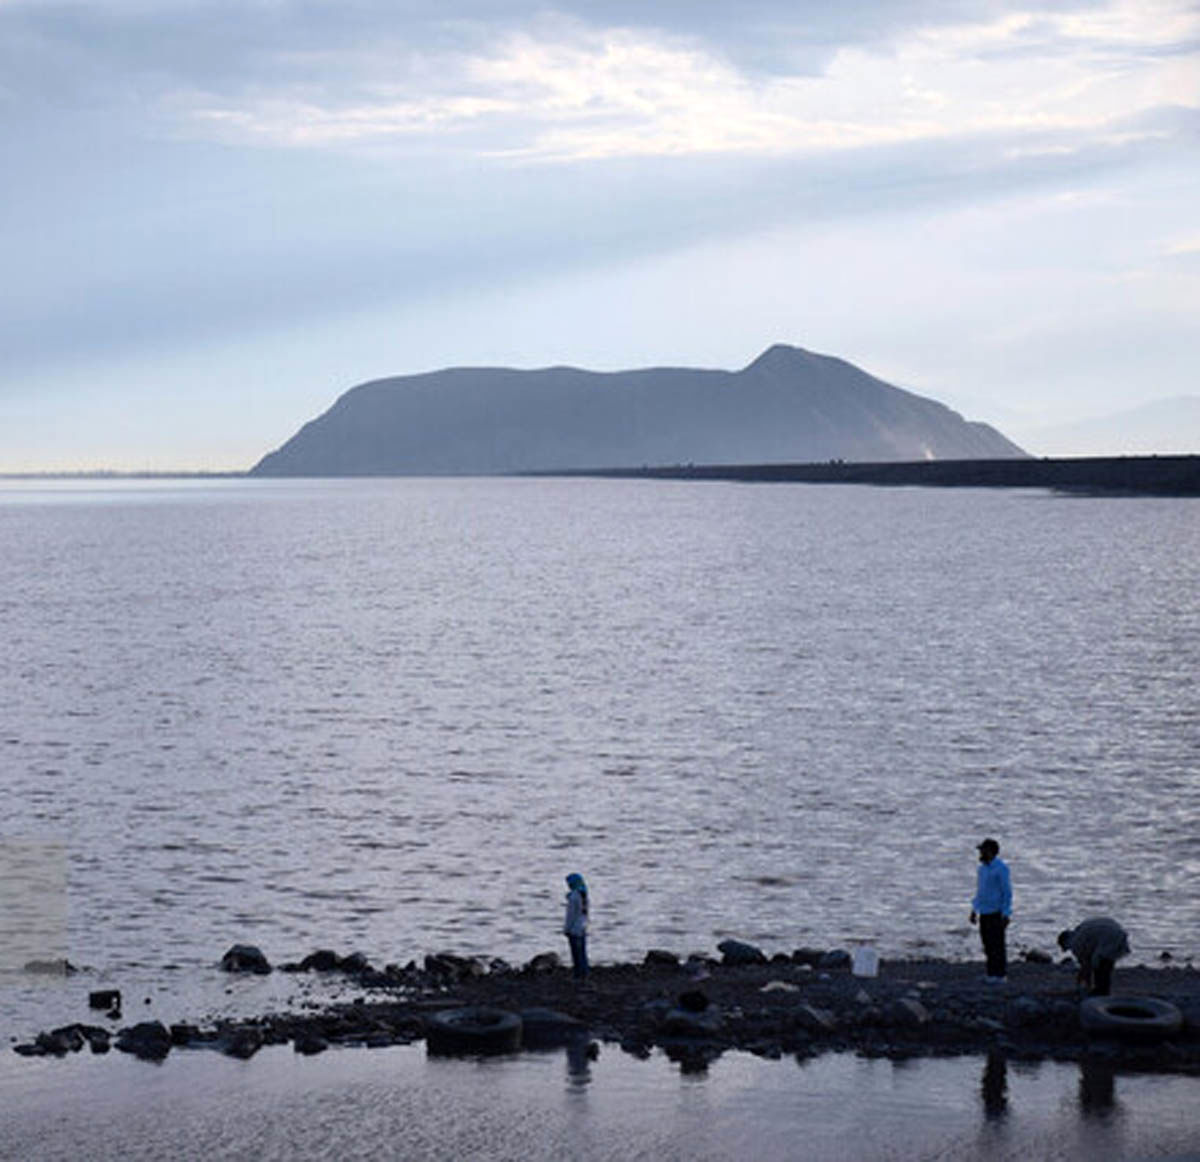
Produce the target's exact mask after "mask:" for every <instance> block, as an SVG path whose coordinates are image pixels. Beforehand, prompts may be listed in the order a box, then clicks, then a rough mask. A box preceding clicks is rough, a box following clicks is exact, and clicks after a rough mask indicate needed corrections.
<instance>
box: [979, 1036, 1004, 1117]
mask: <svg viewBox="0 0 1200 1162" xmlns="http://www.w3.org/2000/svg"><path fill="white" fill-rule="evenodd" d="M979 1092H980V1095H981V1096H982V1098H983V1115H984V1117H985V1118H988V1119H989V1120H991V1119H994V1118H1002V1117H1004V1115H1005V1114H1006V1113H1008V1059H1007V1058H1006V1057H1005V1056H1004V1054H1003V1053H998V1052H995V1051H993V1052H991V1053H989V1054H988V1055H987V1060H986V1061H985V1062H984V1064H983V1080H982V1081H981V1082H980V1085H979Z"/></svg>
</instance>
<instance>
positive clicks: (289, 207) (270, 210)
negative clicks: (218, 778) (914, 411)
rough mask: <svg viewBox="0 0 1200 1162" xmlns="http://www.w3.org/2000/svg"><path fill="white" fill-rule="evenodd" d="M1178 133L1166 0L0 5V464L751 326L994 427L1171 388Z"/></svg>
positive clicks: (744, 344) (1184, 345)
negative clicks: (396, 380)
mask: <svg viewBox="0 0 1200 1162" xmlns="http://www.w3.org/2000/svg"><path fill="white" fill-rule="evenodd" d="M1198 145H1200V6H1198V5H1197V4H1195V3H1188V2H1185V0H1116V2H1114V3H1059V4H1037V5H1034V4H1020V3H1012V4H1009V3H1004V2H1002V0H986V2H982V0H981V2H978V3H977V2H975V0H902V2H895V3H887V2H883V0H858V2H853V0H851V2H847V3H841V4H838V5H832V4H829V3H828V2H827V0H821V2H814V0H719V2H718V0H588V2H584V0H563V2H561V3H557V4H553V5H552V6H545V7H542V6H538V5H533V4H529V3H526V2H524V0H328V2H326V0H224V2H217V0H99V2H95V3H72V2H71V0H63V2H58V0H0V270H2V271H3V281H2V284H0V308H2V309H0V471H17V470H25V469H39V468H50V469H57V468H89V467H112V468H122V469H137V468H150V469H167V468H209V469H221V468H243V467H248V466H249V465H251V464H252V463H254V462H255V461H256V460H257V459H258V458H259V457H260V456H261V455H262V454H264V453H265V452H267V451H269V450H271V449H272V448H274V447H276V446H278V445H279V444H280V443H282V442H283V441H284V440H285V439H287V438H288V437H289V436H290V435H291V434H292V433H293V432H294V431H295V429H296V428H297V427H299V426H300V425H301V424H302V423H304V422H305V421H307V420H309V419H311V418H312V417H313V416H315V415H316V414H318V413H319V412H321V411H323V410H325V408H327V407H328V406H329V405H330V404H331V403H332V402H333V400H334V399H335V398H336V397H337V396H338V395H339V394H340V393H341V392H342V391H344V390H345V389H346V388H348V387H350V386H352V385H353V384H355V383H357V382H361V381H362V380H365V379H370V378H376V377H380V376H386V375H395V374H403V373H409V372H417V371H425V370H430V369H434V368H438V367H443V366H450V365H464V364H472V365H478V364H484V365H505V366H518V367H538V366H546V365H550V364H559V363H568V364H573V365H576V366H583V367H589V368H595V369H601V370H616V369H623V368H630V367H640V366H649V365H662V364H672V365H688V366H705V367H722V368H729V369H733V368H738V367H741V366H744V365H745V364H747V363H749V362H750V361H751V360H752V359H753V358H754V357H755V356H756V355H757V354H758V353H759V352H760V351H761V350H762V349H764V348H765V347H767V346H769V345H770V344H772V343H775V342H785V343H792V344H796V345H798V346H803V347H807V348H809V349H811V350H815V351H821V352H825V353H829V354H835V355H839V356H841V357H843V358H846V359H849V360H850V361H851V362H854V363H856V364H858V365H859V366H861V367H863V368H865V369H866V370H868V371H870V372H871V373H873V374H875V375H878V376H880V377H881V378H884V379H887V380H889V381H890V382H893V383H897V384H899V385H901V386H904V387H908V388H910V389H912V390H914V391H917V392H920V393H921V394H923V395H928V396H932V397H933V398H935V399H939V400H942V401H943V402H946V403H949V404H950V405H951V406H953V407H955V408H957V409H958V410H959V411H962V412H963V413H964V414H965V415H966V416H967V417H968V418H970V419H982V420H988V421H991V422H993V423H996V424H997V425H998V426H999V427H1001V429H1002V430H1004V431H1005V432H1006V433H1008V434H1010V435H1014V437H1020V436H1021V435H1023V434H1024V433H1025V432H1027V431H1029V430H1031V429H1033V428H1037V427H1039V426H1042V425H1050V424H1057V423H1063V422H1067V421H1071V420H1074V419H1077V418H1084V417H1089V416H1095V415H1100V414H1104V413H1109V412H1115V411H1120V410H1124V409H1127V408H1134V407H1137V406H1140V405H1143V404H1148V403H1150V402H1152V401H1155V400H1160V399H1163V398H1167V397H1173V396H1182V395H1195V394H1198V393H1200V387H1198V385H1197V368H1198V367H1200V209H1198V207H1200V148H1198ZM1035 450H1038V451H1046V450H1047V449H1035ZM1050 450H1051V451H1052V449H1050Z"/></svg>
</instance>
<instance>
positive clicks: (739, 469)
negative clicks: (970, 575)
mask: <svg viewBox="0 0 1200 1162" xmlns="http://www.w3.org/2000/svg"><path fill="white" fill-rule="evenodd" d="M456 475H457V474H456ZM490 475H492V477H493V478H495V479H504V478H511V477H521V478H529V477H587V478H595V479H609V480H612V479H619V480H708V481H737V482H742V483H748V484H770V483H776V484H869V485H875V486H883V487H920V488H1048V489H1051V490H1053V491H1056V492H1072V493H1083V494H1096V495H1117V496H1131V495H1133V496H1200V455H1188V456H1182V455H1170V456H1082V457H1063V458H1050V457H1043V458H1042V459H1040V460H1039V459H1005V460H920V461H879V462H875V463H859V462H853V461H846V460H830V461H825V462H822V463H816V464H675V465H669V466H659V467H650V466H644V467H641V468H561V469H539V470H537V471H530V472H514V473H496V474H490ZM301 478H302V477H294V476H290V475H288V476H277V475H274V474H265V473H256V472H253V471H250V470H247V471H240V472H235V471H228V472H120V471H104V470H97V471H83V472H0V480H77V481H86V480H97V481H107V480H278V479H301ZM365 478H375V479H405V478H406V476H405V474H403V473H382V474H377V473H363V474H361V475H360V474H336V475H334V474H330V475H323V476H315V477H308V479H319V480H354V479H365ZM448 478H449V477H448ZM481 478H487V477H481Z"/></svg>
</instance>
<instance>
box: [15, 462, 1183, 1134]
mask: <svg viewBox="0 0 1200 1162" xmlns="http://www.w3.org/2000/svg"><path fill="white" fill-rule="evenodd" d="M1197 593H1200V505H1197V503H1196V502H1195V501H1188V500H1171V499H1111V498H1110V499H1101V498H1078V497H1075V498H1067V497H1060V496H1054V495H1049V494H1044V493H1039V492H989V491H975V490H971V491H937V490H910V489H897V490H884V489H869V488H852V487H817V486H803V485H770V486H745V485H735V484H722V483H711V484H699V483H672V482H649V481H645V482H640V481H588V480H366V481H265V480H264V481H259V480H253V481H251V480H224V481H152V482H147V481H109V482H93V481H6V482H0V631H2V633H3V641H4V648H5V657H4V666H3V671H2V675H3V677H2V681H3V687H2V690H0V693H2V698H0V863H2V864H3V868H2V869H0V870H2V871H3V874H2V875H0V884H3V887H2V888H0V891H2V892H3V893H4V895H3V899H2V900H0V903H2V904H3V907H2V908H0V925H2V926H3V927H2V928H0V937H2V939H0V950H2V955H0V980H3V981H4V982H6V985H5V987H0V1021H2V1025H0V1029H2V1031H3V1032H4V1033H5V1034H6V1035H8V1036H10V1037H14V1038H15V1037H16V1036H18V1035H20V1036H21V1037H27V1036H29V1035H30V1034H31V1033H32V1032H35V1031H36V1030H37V1029H38V1028H43V1027H46V1026H47V1023H51V1022H52V1023H62V1022H64V1021H66V1020H74V1019H80V1018H82V1017H84V1016H85V1013H86V1010H85V1009H84V1008H83V1007H82V1006H83V1000H84V994H85V993H86V991H87V990H88V988H90V987H96V986H97V982H101V981H104V982H111V983H115V984H118V985H121V986H122V987H124V988H125V990H126V996H127V1012H126V1016H127V1017H130V1016H138V1015H140V1013H132V1012H131V1010H130V1006H129V997H130V996H131V994H134V993H136V994H139V995H138V996H137V997H136V1000H135V1003H137V1005H138V1008H139V1009H144V1012H145V1014H146V1015H147V1016H157V1017H161V1018H163V1019H168V1020H169V1019H173V1018H184V1017H187V1018H192V1019H195V1018H197V1017H199V1016H201V1015H203V1014H202V1013H201V1012H200V1011H198V1007H199V1006H213V1005H217V1006H224V1007H225V1008H226V1009H230V1010H232V1009H236V1008H237V1007H238V1006H239V1005H240V1006H242V1007H243V1008H244V1010H245V1011H254V1010H255V1009H261V1008H263V1007H269V1006H270V1005H271V1004H273V1003H275V1001H277V1000H279V1001H281V1002H285V1003H295V1002H296V1001H297V999H298V997H300V995H301V994H302V992H303V989H304V988H308V987H314V986H311V985H309V983H308V982H297V981H296V980H295V979H294V978H289V979H288V980H284V979H283V977H281V976H280V975H279V974H274V975H273V976H272V977H269V978H263V979H258V978H256V979H255V980H254V981H238V982H236V983H231V982H229V981H228V980H226V979H223V978H222V976H221V974H219V973H218V972H217V971H216V970H215V967H214V965H215V962H216V960H217V959H218V958H219V957H220V955H221V953H222V952H223V951H224V950H225V949H226V948H227V947H228V946H229V945H230V944H231V943H233V942H235V941H249V942H252V943H256V944H258V945H260V946H261V947H262V948H263V949H264V951H266V953H267V954H268V956H269V957H271V959H272V960H275V961H280V960H287V959H298V958H300V957H301V956H303V955H304V954H305V953H307V952H309V951H311V950H312V949H314V948H317V947H322V946H327V947H333V948H336V949H338V950H340V951H343V952H345V951H350V950H351V949H360V950H362V951H364V952H366V953H367V954H368V955H369V956H370V958H371V959H372V961H373V962H375V963H377V964H384V963H387V962H401V963H402V962H404V961H407V960H408V959H410V958H414V957H416V958H418V959H419V958H420V956H421V955H422V954H423V953H425V952H430V951H435V950H440V949H447V950H451V951H456V952H461V953H484V954H489V955H499V956H503V957H506V958H509V959H510V960H513V961H524V960H526V959H528V958H529V957H530V956H532V955H533V954H534V953H536V952H539V951H542V950H544V949H557V950H558V951H560V952H563V953H565V951H566V949H565V947H564V944H565V942H564V941H562V938H561V937H560V936H559V935H558V930H559V924H560V922H561V908H562V899H563V895H562V893H563V881H562V877H563V875H564V874H565V873H566V872H568V871H572V870H576V869H578V870H581V871H583V872H584V873H585V874H587V876H588V878H589V881H590V884H591V887H592V894H593V929H592V951H593V955H594V957H595V958H597V959H600V960H618V959H629V958H638V959H640V957H641V955H642V954H643V953H644V951H645V950H646V949H647V948H650V947H666V948H671V949H674V950H676V951H679V952H688V951H692V950H708V951H712V950H713V949H714V947H715V945H716V943H717V942H718V941H719V940H721V939H723V938H724V937H726V936H729V935H734V936H737V937H740V938H742V939H747V940H752V941H755V942H758V943H760V944H762V945H763V946H765V947H766V948H767V949H768V950H769V951H777V950H785V951H789V950H791V949H793V948H795V947H798V946H802V945H810V946H820V947H830V946H852V945H853V944H855V943H857V942H867V943H870V944H873V945H874V946H875V947H876V948H878V949H879V950H880V951H881V952H882V953H883V954H884V955H885V956H886V955H893V956H894V955H906V956H912V955H938V956H945V957H951V958H966V957H977V956H978V948H977V943H976V936H975V934H974V932H973V930H972V929H971V928H970V927H969V926H968V924H967V922H966V919H967V911H968V905H969V899H970V895H971V892H972V890H973V882H974V866H975V852H974V848H975V844H976V843H977V842H978V841H979V839H980V838H982V836H983V835H984V834H994V835H996V836H997V837H998V838H999V839H1000V842H1001V844H1002V847H1003V855H1004V856H1005V857H1006V858H1007V859H1008V861H1009V863H1010V866H1011V868H1012V872H1013V878H1014V884H1015V893H1016V914H1015V919H1014V923H1013V927H1012V929H1011V941H1012V943H1013V944H1014V945H1015V946H1016V948H1017V949H1020V948H1022V947H1038V948H1043V949H1051V948H1053V940H1054V934H1055V933H1056V932H1057V931H1058V929H1059V928H1060V927H1062V926H1063V925H1065V924H1067V923H1070V922H1073V921H1074V920H1076V919H1078V918H1081V917H1082V916H1084V915H1086V914H1089V913H1093V912H1111V913H1112V914H1114V915H1116V916H1118V917H1120V918H1121V919H1122V921H1123V922H1124V923H1125V924H1126V926H1127V927H1128V928H1129V931H1130V935H1131V941H1132V944H1133V947H1134V955H1133V959H1134V960H1135V961H1140V962H1155V961H1156V960H1157V958H1158V957H1159V954H1160V953H1161V952H1163V951H1167V952H1170V953H1171V954H1172V956H1173V957H1174V958H1175V959H1177V960H1180V959H1188V958H1196V957H1200V893H1197V892H1196V891H1195V884H1196V882H1197V877H1198V876H1200V831H1198V830H1197V827H1196V821H1197V819H1200V774H1198V769H1200V720H1198V718H1200V714H1198V710H1200V700H1198V698H1197V694H1196V688H1195V675H1196V674H1197V673H1200V602H1198V601H1197V596H1196V595H1197ZM55 955H66V956H68V957H69V958H70V959H71V961H72V962H73V963H75V964H76V965H80V966H83V967H84V968H85V969H86V971H85V972H84V973H81V974H80V976H79V977H75V978H71V980H70V981H68V982H65V983H60V984H57V985H55V984H53V983H50V982H48V981H46V980H43V979H41V978H34V977H31V976H30V975H29V974H28V973H24V972H22V971H20V965H22V964H24V963H25V961H26V960H28V959H33V958H35V957H36V958H41V957H52V956H55ZM226 988H232V989H233V992H232V993H228V994H227V993H226V992H225V989H226ZM143 991H144V993H145V997H144V1004H143V1003H142V998H141V996H140V994H141V993H142V992H143ZM214 998H215V999H214ZM10 1057H11V1060H16V1058H15V1055H10ZM206 1060H212V1059H208V1058H206ZM397 1060H399V1058H397ZM133 1064H135V1065H136V1066H137V1067H140V1068H148V1067H144V1066H142V1063H133ZM217 1064H219V1065H220V1066H221V1067H222V1068H224V1069H226V1070H228V1069H230V1068H233V1069H235V1070H236V1068H238V1067H237V1066H233V1065H232V1064H231V1063H229V1062H226V1061H224V1060H218V1061H217ZM943 1065H946V1063H940V1064H939V1063H926V1064H925V1065H923V1066H921V1067H919V1068H920V1069H925V1070H927V1072H926V1073H924V1074H921V1075H920V1076H922V1077H923V1078H924V1081H923V1082H922V1084H923V1085H925V1086H926V1087H928V1086H929V1085H936V1076H935V1074H936V1071H937V1070H938V1069H941V1068H942V1067H943ZM96 1066H98V1067H102V1068H106V1069H110V1071H111V1070H116V1071H118V1072H119V1071H123V1070H127V1069H128V1068H129V1067H130V1066H129V1064H128V1063H127V1064H121V1065H118V1064H116V1062H115V1059H114V1060H113V1061H104V1062H97V1063H96ZM759 1066H761V1067H763V1068H768V1069H769V1068H776V1069H778V1070H780V1071H782V1070H783V1068H784V1066H782V1065H778V1066H772V1065H768V1064H767V1063H759V1064H758V1065H756V1066H755V1068H758V1067H759ZM92 1067H93V1066H91V1065H88V1066H83V1065H81V1064H80V1063H78V1062H75V1063H62V1062H58V1063H45V1065H44V1066H34V1065H32V1064H30V1063H23V1065H22V1068H25V1069H34V1068H51V1069H54V1068H58V1069H60V1070H75V1071H77V1072H78V1071H80V1070H82V1069H85V1068H92ZM164 1068H166V1069H170V1070H176V1071H178V1070H182V1069H190V1068H197V1069H199V1068H208V1066H184V1065H178V1064H176V1060H175V1058H174V1057H173V1058H172V1059H171V1060H170V1061H169V1062H168V1064H167V1066H166V1067H164ZM289 1068H294V1067H289ZM610 1068H614V1067H610ZM621 1068H628V1069H634V1068H635V1064H634V1063H630V1064H629V1065H627V1066H623V1067H621ZM819 1068H821V1069H825V1068H832V1066H821V1067H819ZM847 1068H850V1067H847ZM854 1068H858V1067H857V1066H856V1067H854ZM879 1068H880V1069H888V1068H890V1067H884V1066H880V1067H879ZM946 1068H950V1066H949V1065H946ZM1047 1068H1050V1067H1047ZM722 1069H724V1067H722ZM928 1071H932V1072H928ZM976 1072H978V1070H976ZM526 1073H527V1069H525V1068H524V1067H523V1068H521V1069H514V1070H513V1074H514V1076H520V1077H524V1076H526ZM969 1073H970V1069H967V1070H966V1071H965V1072H964V1071H963V1070H962V1069H961V1068H960V1069H959V1073H956V1074H955V1076H956V1077H957V1076H960V1075H963V1076H965V1075H966V1074H969ZM112 1075H113V1076H114V1077H115V1076H118V1073H113V1074H112ZM885 1075H886V1076H891V1074H879V1075H878V1076H885ZM936 1075H937V1076H940V1074H936ZM21 1076H22V1077H28V1076H30V1075H29V1074H22V1075H21ZM57 1076H58V1077H59V1079H60V1081H63V1083H64V1084H67V1082H66V1081H65V1080H64V1079H67V1078H68V1077H69V1076H74V1075H73V1074H68V1073H66V1072H61V1073H59V1074H58V1075H57ZM140 1076H149V1074H144V1075H140ZM172 1076H174V1077H175V1078H176V1079H177V1081H178V1079H179V1078H180V1076H181V1074H179V1073H178V1072H176V1073H175V1074H173V1075H172ZM222 1076H225V1077H228V1076H230V1074H229V1073H228V1072H227V1073H225V1074H223V1075H222ZM256 1076H260V1075H256ZM261 1076H266V1074H262V1075H261ZM442 1076H448V1075H442ZM612 1076H615V1075H612ZM622 1076H624V1074H622ZM769 1076H772V1077H778V1076H782V1072H780V1073H776V1074H770V1075H769ZM796 1076H804V1073H803V1071H799V1073H797V1070H796V1069H795V1068H794V1067H792V1068H791V1077H792V1078H793V1079H794V1078H795V1077H796ZM815 1076H818V1077H824V1076H826V1075H825V1074H821V1073H818V1074H816V1075H815ZM829 1076H830V1077H832V1078H834V1080H833V1081H830V1085H832V1086H834V1087H835V1088H836V1086H837V1085H842V1086H843V1090H844V1096H845V1094H847V1093H854V1092H857V1087H858V1086H859V1085H860V1083H861V1079H859V1080H855V1079H854V1078H846V1077H841V1075H839V1074H837V1073H836V1071H835V1072H834V1073H833V1074H830V1075H829ZM839 1077H841V1080H840V1081H838V1080H837V1078H839ZM792 1083H793V1082H792V1081H789V1082H788V1083H787V1084H788V1085H791V1084H792ZM13 1084H16V1083H15V1082H14V1083H13ZM141 1084H143V1083H140V1082H139V1083H138V1086H139V1087H140V1085H141ZM189 1084H190V1083H189ZM221 1084H224V1083H223V1082H222V1083H221ZM323 1084H324V1083H323ZM506 1084H507V1083H506ZM513 1084H517V1085H520V1084H524V1083H523V1082H514V1083H513ZM622 1084H625V1083H624V1082H617V1081H614V1082H613V1085H614V1086H615V1087H616V1091H617V1092H619V1091H620V1085H622ZM640 1084H642V1083H639V1085H640ZM729 1084H734V1083H733V1082H730V1083H729ZM783 1084H784V1083H783V1082H778V1083H776V1082H766V1081H762V1080H761V1079H760V1080H759V1081H756V1082H755V1085H756V1086H766V1087H767V1089H771V1087H772V1086H773V1085H783ZM955 1084H959V1083H958V1082H956V1083H955ZM964 1084H965V1083H964ZM977 1084H978V1082H977V1080H976V1081H975V1082H972V1083H971V1085H975V1086H976V1087H977ZM1064 1085H1066V1089H1065V1090H1064V1091H1063V1092H1067V1090H1070V1088H1071V1085H1070V1084H1069V1083H1064ZM459 1088H460V1089H461V1090H463V1091H466V1090H467V1089H468V1088H469V1087H468V1086H466V1085H463V1086H460V1087H459ZM651 1088H653V1087H651ZM1060 1088H1061V1087H1060ZM68 1089H69V1084H68ZM455 1092H458V1091H457V1090H456V1091H455ZM725 1092H726V1090H725V1089H724V1088H721V1087H720V1086H718V1087H716V1088H713V1087H712V1086H710V1088H709V1090H701V1091H700V1093H701V1094H706V1093H707V1094H708V1095H709V1096H701V1097H696V1098H695V1099H694V1101H696V1102H698V1103H699V1104H700V1105H701V1106H703V1107H707V1106H708V1105H709V1104H710V1103H716V1105H717V1106H718V1108H717V1109H716V1111H715V1112H714V1113H713V1114H712V1117H711V1118H710V1120H709V1121H708V1122H706V1123H705V1124H706V1125H708V1126H709V1129H710V1130H711V1131H712V1132H714V1133H720V1132H722V1131H721V1127H722V1126H725V1125H726V1122H727V1120H728V1118H729V1117H732V1115H731V1114H729V1112H728V1110H727V1109H726V1108H725V1106H724V1105H722V1104H721V1103H723V1102H724V1101H725V1099H724V1098H723V1097H722V1098H720V1101H718V1098H717V1097H716V1096H714V1095H715V1094H724V1093H725ZM914 1092H915V1091H914ZM852 1104H853V1103H852ZM830 1108H831V1109H832V1108H834V1107H830ZM859 1108H860V1111H861V1103H860V1107H859ZM908 1113H909V1114H912V1113H913V1110H912V1109H909V1110H908ZM521 1116H522V1117H524V1116H526V1115H524V1114H522V1115H521ZM1073 1116H1074V1115H1073ZM818 1120H819V1119H818ZM901 1120H903V1119H901ZM735 1121H736V1119H735ZM750 1124H751V1123H748V1122H746V1121H745V1120H743V1121H742V1122H738V1123H737V1125H741V1126H742V1127H743V1128H745V1127H746V1126H748V1125H750ZM610 1129H611V1130H612V1132H613V1133H616V1134H617V1135H618V1140H619V1129H620V1118H619V1117H618V1118H616V1119H614V1120H613V1122H612V1125H611V1127H610ZM726 1129H727V1130H728V1133H730V1134H733V1133H734V1130H732V1129H728V1126H727V1127H726ZM763 1132H764V1133H765V1132H767V1131H765V1130H764V1131H763ZM731 1140H732V1139H731ZM881 1149H882V1147H881ZM1016 1153H1017V1151H1014V1153H1013V1156H1016ZM1035 1153H1036V1151H1035ZM593 1156H603V1155H602V1154H599V1153H597V1154H595V1155H593ZM614 1156H615V1155H614ZM622 1156H626V1155H622ZM680 1156H683V1155H680ZM689 1156H704V1152H703V1150H701V1151H700V1152H699V1153H698V1154H695V1155H689ZM713 1156H719V1152H718V1153H717V1154H714V1155H713ZM776 1156H785V1155H784V1154H777V1155H776ZM863 1156H866V1155H863ZM879 1156H884V1155H883V1153H880V1154H879ZM1114 1156H1118V1155H1114Z"/></svg>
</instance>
